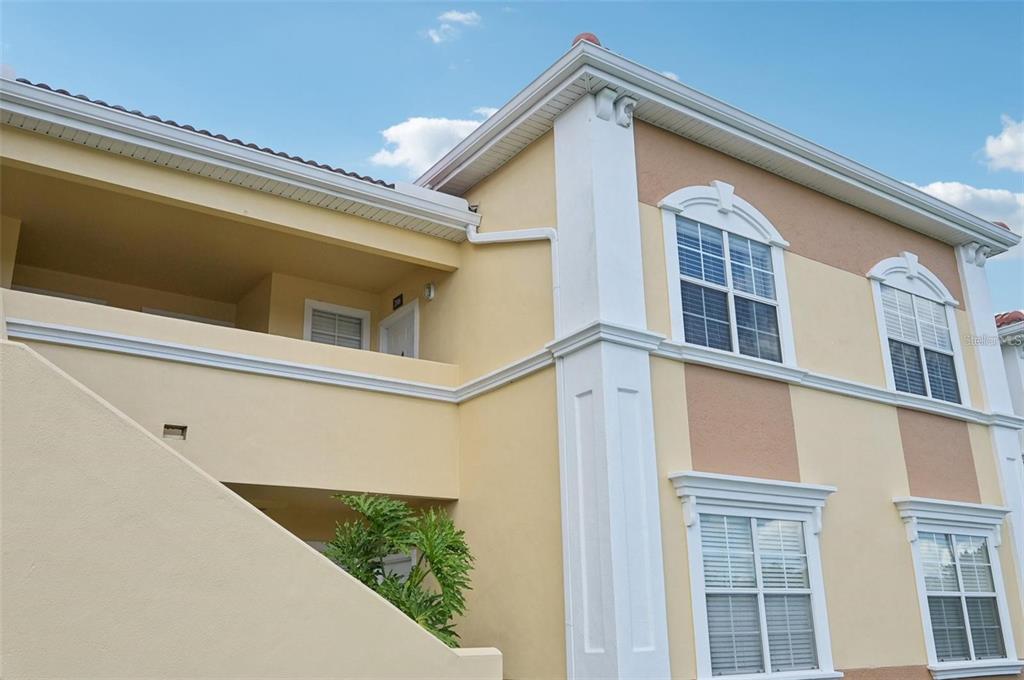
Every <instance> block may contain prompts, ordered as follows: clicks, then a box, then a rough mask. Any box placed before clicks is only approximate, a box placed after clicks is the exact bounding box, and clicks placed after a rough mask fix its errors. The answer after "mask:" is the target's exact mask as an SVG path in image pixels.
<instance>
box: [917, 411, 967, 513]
mask: <svg viewBox="0 0 1024 680" xmlns="http://www.w3.org/2000/svg"><path fill="white" fill-rule="evenodd" d="M897 411H898V413H899V423H900V437H901V439H902V442H903V458H904V460H905V462H906V466H907V478H908V479H909V481H910V493H911V495H913V496H921V497H924V498H941V499H943V500H949V501H963V502H965V503H980V502H981V497H980V493H979V491H978V477H977V473H976V472H975V469H974V454H973V452H972V449H971V438H970V434H969V431H968V424H967V423H965V422H963V421H959V420H953V419H951V418H944V417H942V416H937V415H933V414H931V413H922V412H921V411H911V410H909V409H904V408H901V409H897Z"/></svg>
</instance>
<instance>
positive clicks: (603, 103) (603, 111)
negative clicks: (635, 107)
mask: <svg viewBox="0 0 1024 680" xmlns="http://www.w3.org/2000/svg"><path fill="white" fill-rule="evenodd" d="M618 96H619V93H618V92H616V91H615V90H613V89H612V88H610V87H606V88H604V89H603V90H601V91H600V92H598V93H597V94H596V95H594V99H595V105H596V107H597V110H596V112H595V113H596V115H597V117H598V118H600V119H601V120H611V119H612V115H613V114H614V113H615V98H616V97H618Z"/></svg>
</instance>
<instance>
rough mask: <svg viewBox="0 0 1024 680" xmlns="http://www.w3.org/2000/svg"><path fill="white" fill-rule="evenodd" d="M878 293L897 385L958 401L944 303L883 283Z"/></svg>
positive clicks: (958, 386) (926, 394) (914, 391)
mask: <svg viewBox="0 0 1024 680" xmlns="http://www.w3.org/2000/svg"><path fill="white" fill-rule="evenodd" d="M881 293H882V311H883V314H884V317H885V332H886V335H887V337H888V340H889V343H888V344H889V359H890V363H891V364H892V373H893V384H894V386H895V387H896V389H897V390H898V391H900V392H908V393H910V394H920V395H922V396H930V397H933V398H935V399H942V400H943V401H950V402H953V403H956V404H959V403H960V384H959V382H958V380H957V374H956V362H955V360H954V356H953V343H952V339H951V338H950V335H949V324H948V323H947V321H946V307H945V305H941V304H939V303H937V302H933V301H932V300H926V299H925V298H923V297H921V296H919V295H913V294H911V293H907V292H906V291H902V290H899V289H897V288H893V287H892V286H886V285H885V284H881Z"/></svg>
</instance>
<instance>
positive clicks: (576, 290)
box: [551, 89, 670, 678]
mask: <svg viewBox="0 0 1024 680" xmlns="http://www.w3.org/2000/svg"><path fill="white" fill-rule="evenodd" d="M634 103H635V102H634V101H633V100H632V99H631V98H629V97H626V96H620V95H619V93H616V92H615V91H613V90H610V89H605V90H603V91H601V92H598V93H597V94H596V95H586V96H584V97H583V98H582V99H581V100H580V101H579V102H577V103H576V104H575V105H574V106H572V107H571V108H570V109H568V110H567V111H566V112H565V113H563V114H562V115H561V116H560V117H559V118H558V119H556V120H555V126H554V127H555V166H556V177H555V178H556V185H557V201H558V239H559V253H558V263H557V266H558V273H559V278H560V286H561V301H562V304H561V305H560V306H559V308H560V313H559V318H558V319H557V320H556V324H555V327H556V333H557V336H558V339H556V341H555V342H554V343H553V344H552V345H551V349H552V351H553V353H554V355H555V357H556V375H557V382H558V410H559V413H558V417H559V429H560V441H559V448H560V463H561V478H562V479H561V483H562V529H563V538H562V540H563V562H564V568H565V615H566V655H567V657H568V658H567V665H568V674H569V678H668V677H669V675H670V670H669V657H668V633H667V627H666V614H665V583H664V574H663V567H662V550H661V530H660V517H659V514H658V477H657V467H656V461H655V452H654V414H653V407H652V402H651V376H650V355H649V352H650V350H652V349H653V348H654V347H656V346H657V344H658V342H659V340H660V336H657V335H655V334H652V333H649V332H648V331H647V330H646V325H647V319H646V313H645V309H644V289H643V263H642V261H641V248H640V217H639V205H638V201H637V180H636V159H635V155H634V148H633V129H632V107H633V105H634Z"/></svg>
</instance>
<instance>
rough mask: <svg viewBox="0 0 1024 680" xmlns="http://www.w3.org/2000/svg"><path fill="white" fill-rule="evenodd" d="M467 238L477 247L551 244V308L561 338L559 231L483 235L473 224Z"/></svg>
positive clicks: (499, 232) (551, 229)
mask: <svg viewBox="0 0 1024 680" xmlns="http://www.w3.org/2000/svg"><path fill="white" fill-rule="evenodd" d="M466 238H467V239H469V242H470V243H473V244H476V245H487V244H491V243H521V242H526V241H545V240H546V241H548V242H549V243H550V244H551V306H552V308H553V309H554V316H555V318H554V326H555V337H559V335H560V334H559V328H558V320H559V319H560V318H561V316H560V315H559V311H560V309H561V302H560V301H559V285H558V231H557V230H555V229H554V228H553V227H533V228H530V229H510V230H507V231H495V232H491V233H488V234H481V233H480V231H479V230H478V228H477V225H475V224H473V225H470V226H469V227H468V228H467V229H466Z"/></svg>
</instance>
